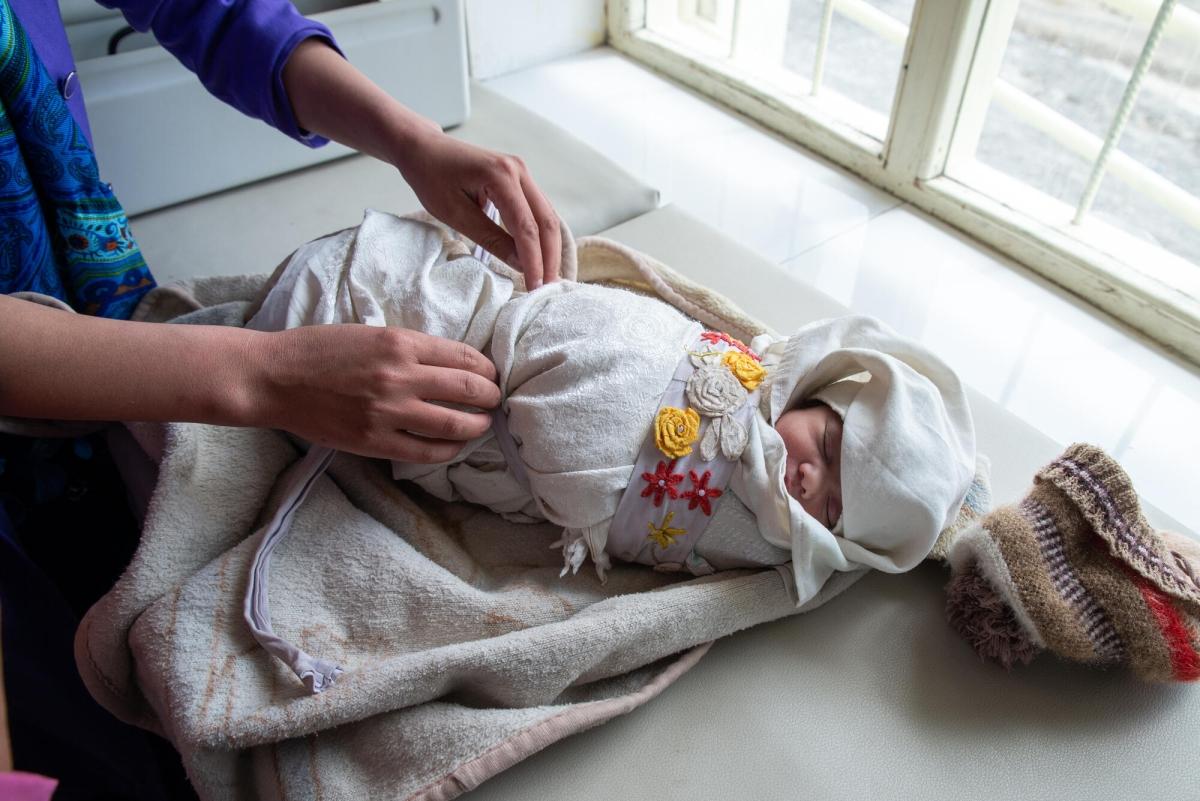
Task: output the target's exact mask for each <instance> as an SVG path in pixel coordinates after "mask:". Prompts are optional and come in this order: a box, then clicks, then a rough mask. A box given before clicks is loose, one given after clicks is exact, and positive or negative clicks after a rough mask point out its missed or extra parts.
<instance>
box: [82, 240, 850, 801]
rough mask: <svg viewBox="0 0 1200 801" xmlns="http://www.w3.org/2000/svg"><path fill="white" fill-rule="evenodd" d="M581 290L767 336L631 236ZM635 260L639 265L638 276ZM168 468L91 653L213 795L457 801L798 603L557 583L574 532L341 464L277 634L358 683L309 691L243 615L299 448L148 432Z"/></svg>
mask: <svg viewBox="0 0 1200 801" xmlns="http://www.w3.org/2000/svg"><path fill="white" fill-rule="evenodd" d="M579 254H580V262H579V275H580V277H581V278H583V279H588V278H602V279H606V280H617V281H622V282H626V283H627V284H628V285H630V286H636V287H638V288H641V289H644V290H647V291H654V290H655V289H656V288H657V289H669V290H670V292H671V293H673V296H674V297H675V298H677V299H678V300H679V301H680V302H681V303H680V305H683V306H686V307H688V308H687V309H686V310H687V312H688V313H689V314H693V315H694V316H700V317H701V319H702V321H703V322H705V323H706V324H708V325H711V326H713V327H719V328H721V329H722V330H726V331H730V332H731V333H733V334H734V335H735V336H748V335H752V334H754V333H758V332H759V331H761V330H763V329H762V328H761V326H757V325H756V324H755V323H753V321H752V320H750V319H749V318H747V317H746V316H745V315H743V314H742V313H741V312H739V311H738V310H737V309H736V308H734V307H732V306H731V305H730V304H728V303H727V302H724V301H722V300H721V299H720V298H718V297H716V296H714V295H712V294H711V293H708V292H707V291H705V290H703V289H701V288H698V287H695V286H693V285H690V284H689V283H688V282H687V281H685V280H683V279H681V278H680V277H679V276H678V275H676V274H674V273H673V272H671V271H670V270H669V269H667V268H665V267H662V266H661V265H658V264H657V263H655V262H652V261H650V260H648V259H642V258H641V257H639V256H636V254H631V253H630V252H629V251H627V250H625V249H623V248H622V247H621V246H619V245H616V244H615V243H607V242H604V241H602V240H589V241H585V242H583V243H581V245H580V249H579ZM635 262H636V264H635ZM262 286H263V280H262V279H259V280H257V281H256V280H247V279H239V280H238V282H227V281H224V282H223V281H221V280H220V279H214V280H209V281H202V282H199V283H197V284H196V285H194V286H191V287H187V288H183V289H180V288H175V289H168V290H163V291H162V292H161V293H159V294H157V295H155V294H153V293H152V295H151V296H149V297H148V299H147V303H146V304H145V305H144V307H143V308H142V311H141V314H140V316H141V318H142V319H151V320H153V319H158V313H159V310H162V309H166V310H169V311H168V312H167V313H168V314H170V313H182V312H184V311H187V310H188V309H194V308H196V307H197V306H203V307H205V308H199V309H197V310H195V311H192V312H191V313H189V314H187V315H186V320H185V321H188V322H215V323H226V324H229V323H233V324H239V323H240V322H241V321H242V320H244V319H245V316H246V314H247V312H248V311H249V308H250V306H251V298H253V297H255V296H257V294H258V292H259V291H260V290H261V289H262ZM133 430H134V433H135V435H136V436H137V437H138V438H139V441H140V442H141V443H142V445H143V447H144V448H145V449H146V451H147V453H148V454H150V455H151V456H152V457H153V458H154V459H155V461H157V462H158V467H159V480H158V484H157V486H156V488H155V491H154V495H153V497H152V499H151V502H150V506H149V510H148V513H147V517H146V524H145V529H144V532H143V536H142V542H141V544H140V546H139V549H138V552H137V554H136V555H135V557H134V559H133V561H132V563H131V564H130V566H129V568H128V570H127V571H126V573H125V575H124V576H122V578H121V579H120V581H119V582H118V583H117V585H116V586H114V588H113V590H112V591H111V592H110V593H109V594H108V595H106V596H105V597H104V598H103V599H101V601H100V602H99V603H98V604H97V605H96V606H95V607H93V608H92V610H90V611H89V613H88V615H87V616H86V617H85V619H84V621H83V623H82V625H81V626H80V629H79V633H78V635H77V640H76V653H77V660H78V664H79V668H80V672H81V674H82V676H83V678H84V681H85V682H86V683H87V685H88V687H89V689H90V691H91V692H92V694H93V695H94V696H95V697H96V698H97V699H98V700H99V701H100V702H101V703H102V704H104V705H105V706H106V707H107V708H108V709H109V710H111V711H112V712H113V713H114V714H116V715H117V716H118V717H120V718H122V719H124V720H127V721H130V722H133V723H136V724H138V725H141V726H144V727H146V728H149V729H151V730H153V731H156V732H159V733H161V734H163V735H164V736H165V737H167V738H168V739H170V740H171V742H172V743H173V744H174V745H175V747H176V748H178V749H179V751H180V753H181V754H182V755H183V760H184V763H185V766H186V767H187V770H188V775H189V777H190V778H191V780H192V782H193V784H194V785H195V786H196V788H197V790H198V792H199V793H200V795H201V796H202V797H205V798H221V799H239V798H247V799H248V798H259V797H280V798H286V797H305V798H307V797H318V796H319V797H325V798H355V799H358V798H366V797H377V796H381V795H386V796H387V797H395V798H449V797H452V796H454V795H457V794H458V793H460V792H462V791H464V790H467V789H470V788H472V787H474V786H476V785H477V784H479V783H480V782H481V781H483V780H484V779H486V778H487V777H489V776H491V775H494V774H495V773H496V772H498V771H500V770H503V769H504V768H505V767H508V766H510V765H512V764H514V763H515V762H517V761H519V760H520V759H522V758H524V757H526V756H528V755H529V754H531V753H534V752H535V751H537V750H540V749H541V748H543V747H545V746H546V745H548V744H550V743H552V742H554V741H556V740H558V739H561V738H562V737H565V736H567V735H569V734H571V733H574V732H577V731H581V730H583V729H585V728H588V727H590V726H594V725H596V724H598V723H601V722H603V721H605V720H607V719H609V718H611V717H613V716H615V715H618V714H622V713H624V712H627V711H629V710H631V709H633V708H635V707H637V706H638V705H640V704H642V703H645V702H646V701H648V700H650V699H651V698H653V697H654V696H655V695H656V694H657V693H659V692H661V691H662V689H663V688H665V687H666V686H668V685H669V684H670V683H671V682H672V681H674V680H675V679H676V678H677V677H678V676H679V675H681V674H682V673H683V672H684V671H686V670H687V669H688V668H689V667H690V666H691V665H693V664H694V663H695V662H696V660H698V659H699V658H700V657H701V656H702V655H703V653H704V652H705V650H706V649H707V647H708V643H710V642H711V641H712V640H713V639H714V638H716V637H721V636H725V635H727V634H730V633H732V632H734V631H737V630H739V629H742V628H745V627H747V626H751V625H755V624H758V623H761V622H764V621H768V620H772V619H776V618H779V617H782V616H784V615H790V614H794V613H796V612H803V611H806V610H808V609H811V608H814V607H816V606H819V605H821V604H823V603H825V602H826V601H827V600H828V599H829V598H831V597H833V596H834V595H836V594H837V593H839V592H841V591H842V590H844V589H845V588H846V587H847V586H849V585H850V584H851V583H852V582H853V581H854V580H856V579H857V578H858V577H859V576H860V575H861V573H857V572H856V573H845V574H838V575H837V576H835V577H834V578H833V579H832V580H831V581H830V582H829V583H828V584H827V585H826V586H825V587H824V589H823V590H822V591H821V592H820V593H819V594H818V595H817V596H816V597H814V598H812V599H811V600H810V601H809V602H808V603H807V604H806V605H805V606H804V607H801V608H800V609H797V608H796V606H795V604H794V602H793V599H792V597H791V595H790V594H789V588H788V585H787V583H786V582H785V581H784V578H783V577H782V576H781V575H780V574H779V573H777V572H776V571H774V570H766V571H757V572H756V571H729V572H723V573H721V574H718V575H714V576H709V577H705V578H698V579H690V580H681V579H680V578H679V577H678V576H671V575H664V574H661V573H656V572H654V571H651V570H647V569H646V568H644V567H642V566H636V565H635V566H621V565H618V566H615V567H614V568H613V570H612V571H611V572H610V573H609V579H608V582H607V584H605V585H601V584H600V583H599V581H598V580H597V579H596V578H595V577H593V576H584V575H582V574H581V575H580V576H577V577H575V580H573V581H570V582H563V581H560V580H559V569H560V564H559V557H558V555H557V554H556V553H554V552H553V551H551V550H549V545H550V543H552V542H554V540H555V539H556V538H557V537H558V536H559V535H560V533H561V531H560V529H559V528H558V527H555V526H550V525H546V524H535V525H529V524H517V523H512V522H509V521H506V520H504V519H503V518H501V517H499V516H498V515H496V514H493V513H491V512H488V511H485V510H481V509H479V508H478V507H473V506H467V505H465V504H459V503H447V502H442V501H439V500H437V499H435V498H432V497H430V496H429V495H427V494H424V493H422V492H421V491H419V490H416V489H414V488H412V487H411V485H400V484H397V482H395V481H394V480H393V478H392V476H391V474H390V470H389V467H388V465H387V464H385V463H382V462H378V461H372V460H366V459H361V458H358V457H351V456H345V455H338V456H337V457H336V458H335V459H334V460H333V462H332V463H331V465H330V466H329V469H328V472H327V473H326V474H325V475H324V476H323V477H322V478H320V479H318V480H317V481H316V482H315V483H314V485H313V486H312V488H311V491H310V492H309V495H308V497H307V499H306V500H305V501H304V503H303V505H302V506H300V507H299V508H298V509H297V510H296V511H295V516H294V519H293V521H292V529H291V533H290V535H289V538H288V539H287V541H286V542H283V543H282V544H281V545H280V546H279V548H278V550H276V552H275V554H274V558H273V561H272V565H271V569H272V590H271V611H272V622H273V624H274V628H275V630H276V631H277V632H278V633H279V634H280V635H281V636H283V637H286V638H287V639H288V640H290V641H292V642H294V643H296V644H297V645H299V646H300V647H301V648H304V649H305V650H307V651H309V652H311V653H320V654H323V655H330V656H332V657H334V658H336V659H337V660H338V662H339V663H340V664H342V665H344V666H345V667H346V669H347V673H346V675H344V676H342V677H341V678H340V679H339V680H338V682H337V684H336V685H335V686H334V687H332V688H331V689H330V690H328V691H326V692H324V693H322V694H320V695H315V696H314V695H310V694H309V693H308V692H307V691H306V689H305V688H304V687H303V686H301V685H300V684H299V683H298V682H297V681H296V679H295V677H294V676H293V675H291V674H290V673H288V672H287V671H286V668H285V667H284V666H283V665H282V664H281V663H280V662H278V661H277V660H275V659H273V658H272V657H270V656H269V655H268V654H267V653H266V652H265V651H263V650H262V649H261V648H259V647H258V645H257V643H256V642H255V641H254V640H253V639H252V637H251V636H250V633H249V631H248V629H247V627H246V626H245V624H244V622H243V620H242V598H243V596H244V594H245V591H246V577H247V575H248V567H249V561H250V557H251V554H253V552H254V550H255V548H256V547H257V545H258V542H257V540H256V538H254V537H253V536H251V535H252V533H253V532H255V531H256V530H257V529H258V527H259V524H260V523H261V522H262V521H264V520H266V519H268V518H270V517H271V516H272V515H273V514H274V513H275V512H276V511H277V507H278V504H279V501H280V499H281V489H282V487H283V486H284V485H285V484H286V479H287V475H286V471H288V470H289V469H292V468H294V467H295V465H296V464H297V462H298V461H299V459H300V458H301V456H302V454H301V452H300V450H299V449H298V448H297V447H296V445H295V444H294V443H293V442H292V441H291V440H290V439H289V438H287V437H286V436H284V435H282V434H279V433H276V432H271V431H262V430H247V429H232V428H221V427H214V426H203V425H190V424H183V425H168V426H145V425H142V426H134V427H133Z"/></svg>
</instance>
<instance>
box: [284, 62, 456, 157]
mask: <svg viewBox="0 0 1200 801" xmlns="http://www.w3.org/2000/svg"><path fill="white" fill-rule="evenodd" d="M283 82H284V87H285V88H286V89H287V93H288V99H289V100H290V101H291V104H292V111H293V113H294V114H295V115H296V121H297V122H298V123H299V124H300V127H301V128H304V129H305V130H308V131H312V132H313V133H317V134H320V135H321V136H324V137H326V138H328V139H332V140H334V141H335V142H340V143H342V144H343V145H346V146H347V147H352V148H354V149H355V150H357V151H359V152H360V153H366V154H367V155H369V156H374V157H375V158H377V159H380V160H381V161H386V162H388V163H389V164H393V165H395V166H396V167H397V168H399V169H400V170H401V172H404V170H405V165H406V161H407V159H408V158H410V157H411V155H412V154H413V153H415V152H417V151H418V150H419V149H420V147H421V145H420V140H421V138H422V137H426V138H428V137H432V136H440V135H441V134H442V129H441V128H440V127H439V126H438V125H437V124H436V123H434V122H432V121H430V120H428V119H426V118H425V117H422V116H421V115H420V114H417V113H416V112H414V111H412V110H410V109H408V108H405V107H404V105H403V104H401V103H400V102H398V101H397V100H396V99H395V98H393V97H392V96H391V95H389V94H388V93H387V92H385V91H383V90H382V89H381V88H379V87H378V86H376V85H375V84H374V83H373V82H372V81H371V80H370V79H369V78H367V77H366V76H365V75H363V74H362V73H361V72H359V71H358V69H357V68H356V67H355V66H354V65H353V64H351V63H350V62H348V61H347V60H346V59H344V58H342V56H341V55H340V54H339V53H338V52H337V51H336V50H334V49H333V48H332V47H330V46H329V45H327V44H326V43H325V42H324V41H323V40H320V39H315V38H313V39H306V40H305V41H303V42H301V43H300V44H299V45H297V47H296V49H295V50H293V51H292V54H291V56H290V57H289V58H288V62H287V65H286V66H285V67H284V72H283Z"/></svg>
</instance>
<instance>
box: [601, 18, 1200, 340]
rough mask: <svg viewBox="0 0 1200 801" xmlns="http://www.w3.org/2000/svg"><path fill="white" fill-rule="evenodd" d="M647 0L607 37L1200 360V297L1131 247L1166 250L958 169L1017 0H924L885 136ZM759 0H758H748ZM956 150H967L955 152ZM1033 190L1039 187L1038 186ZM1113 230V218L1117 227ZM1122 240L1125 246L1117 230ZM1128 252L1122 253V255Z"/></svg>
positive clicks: (614, 22) (970, 146) (616, 21)
mask: <svg viewBox="0 0 1200 801" xmlns="http://www.w3.org/2000/svg"><path fill="white" fill-rule="evenodd" d="M646 2H647V0H609V6H608V24H609V43H610V44H611V45H612V46H613V47H615V48H616V49H618V50H620V51H622V52H623V53H625V54H626V55H629V56H631V57H632V58H635V59H637V60H639V61H642V62H644V63H646V64H648V65H649V66H651V67H653V68H654V69H656V70H659V71H661V72H663V73H665V74H667V75H669V76H671V77H672V78H674V79H676V80H678V81H680V82H681V83H684V84H686V85H688V86H691V87H693V88H695V89H697V90H699V91H700V92H703V93H705V94H707V95H709V96H710V97H713V98H714V99H716V100H718V101H719V102H721V103H724V104H725V105H728V106H730V107H732V108H734V109H736V110H737V111H740V112H741V113H743V114H745V115H746V116H748V117H751V118H752V119H755V120H757V121H758V122H760V123H762V124H763V125H766V126H767V127H769V128H771V129H773V130H775V131H778V132H779V133H781V134H783V135H784V136H786V137H788V138H790V139H792V140H794V141H796V142H797V143H799V144H801V145H803V146H805V147H807V148H809V149H811V150H813V151H815V152H817V153H818V154H820V155H822V156H824V157H825V158H828V159H829V160H831V161H833V162H835V163H837V164H839V165H841V166H843V167H845V168H847V169H849V170H850V171H852V172H854V173H856V174H858V175H860V176H861V177H863V178H864V179H866V180H867V181H870V182H871V183H873V184H875V185H877V186H879V187H881V188H883V189H885V190H887V191H889V192H891V193H892V194H894V195H896V196H897V197H899V198H900V199H902V200H904V201H907V202H909V203H911V204H912V205H914V206H916V207H918V208H920V209H922V210H924V211H926V212H928V213H929V214H931V215H933V216H934V217H937V218H939V219H941V220H944V221H945V222H947V223H949V224H950V225H953V226H955V227H957V228H959V229H961V230H963V231H964V232H966V233H967V234H969V235H971V236H972V237H974V238H976V239H978V240H980V241H982V242H984V243H986V244H988V245H990V246H992V247H993V248H995V249H996V250H998V251H1000V252H1001V253H1003V254H1005V255H1007V256H1009V257H1011V258H1012V259H1013V260H1015V261H1017V262H1018V263H1020V264H1022V265H1024V266H1025V267H1027V268H1029V269H1031V270H1033V271H1034V272H1036V273H1038V274H1040V275H1042V276H1044V277H1046V278H1048V279H1050V280H1051V281H1053V282H1054V283H1056V284H1058V285H1060V286H1062V287H1064V288H1065V289H1067V290H1068V291H1070V292H1073V293H1074V294H1076V295H1078V296H1080V297H1082V298H1083V299H1085V300H1087V301H1088V302H1090V303H1091V304H1093V305H1094V306H1096V307H1098V308H1100V309H1103V310H1104V311H1106V312H1108V313H1109V314H1111V315H1112V316H1114V317H1116V318H1117V319H1119V320H1121V321H1123V322H1125V323H1127V324H1129V325H1130V326H1132V327H1133V328H1135V329H1137V330H1139V331H1141V332H1143V333H1144V334H1146V335H1147V336H1149V337H1151V338H1153V339H1155V340H1157V341H1158V342H1160V343H1161V344H1163V345H1165V346H1167V347H1168V348H1170V349H1172V350H1174V351H1176V352H1178V353H1180V354H1182V355H1183V356H1184V357H1185V358H1187V359H1189V360H1190V361H1192V362H1193V363H1195V364H1200V299H1198V298H1196V297H1193V296H1191V295H1189V294H1186V293H1185V292H1183V291H1181V290H1180V289H1179V288H1177V287H1176V286H1175V285H1172V284H1171V283H1169V282H1168V281H1167V280H1164V279H1163V276H1162V275H1155V274H1153V271H1147V270H1144V269H1135V267H1134V266H1132V264H1131V263H1130V262H1131V261H1133V259H1131V258H1129V255H1130V253H1131V252H1132V253H1139V252H1140V253H1144V254H1150V253H1154V254H1159V255H1160V256H1161V257H1162V258H1164V259H1166V260H1168V261H1169V260H1170V259H1174V260H1175V261H1176V262H1181V260H1179V259H1178V258H1177V257H1173V256H1169V254H1166V252H1165V251H1162V250H1160V249H1158V248H1156V247H1155V246H1153V245H1150V244H1141V243H1136V242H1135V241H1134V240H1133V238H1132V237H1125V238H1124V239H1123V240H1122V237H1121V236H1120V235H1113V234H1112V231H1109V232H1108V233H1109V234H1110V236H1109V237H1108V239H1107V240H1105V242H1104V244H1103V245H1102V246H1097V245H1096V244H1089V243H1088V242H1085V241H1082V240H1081V239H1079V238H1077V236H1075V235H1072V232H1071V231H1070V229H1069V227H1068V226H1065V225H1054V224H1048V223H1047V222H1045V221H1044V220H1046V219H1047V217H1045V216H1044V215H1038V213H1037V210H1036V209H1035V208H1033V207H1032V206H1031V205H1030V204H1028V203H1024V202H1022V203H1019V204H1015V206H1014V204H1012V203H1011V202H1010V203H1005V202H1001V201H999V200H997V199H995V198H993V197H990V196H988V195H986V194H984V193H983V192H981V191H979V190H978V189H975V188H972V186H970V185H968V184H967V183H964V182H963V181H960V180H956V179H955V178H952V177H949V176H948V172H953V168H954V166H955V165H956V163H961V159H962V157H963V155H964V153H965V154H966V155H970V154H971V153H972V152H973V150H974V139H972V137H974V138H976V139H977V137H978V135H979V129H980V128H981V127H982V121H983V117H984V115H985V114H986V110H987V103H988V99H989V98H990V92H985V91H979V87H981V86H985V85H990V83H991V81H993V80H994V79H995V77H996V75H998V73H999V69H1000V64H1001V61H1002V58H1003V52H1004V48H1005V46H1006V44H1007V40H1008V34H1009V32H1010V30H1011V27H1012V23H1013V19H1014V18H1015V15H1016V8H1017V5H1018V0H916V7H915V9H914V12H913V19H912V23H911V28H910V35H909V37H908V41H907V43H906V45H905V51H904V58H903V62H902V68H901V70H900V76H899V84H898V86H897V89H896V97H895V100H894V102H893V106H892V114H891V120H890V123H889V127H888V136H887V138H886V140H885V141H884V142H882V143H881V142H879V141H878V140H877V139H874V138H872V137H870V136H868V135H866V134H864V133H862V132H861V131H860V130H858V129H856V128H854V127H853V126H851V125H850V124H848V123H847V122H845V121H844V118H843V117H835V116H834V115H832V114H831V113H830V112H829V111H828V110H826V109H825V108H823V107H822V105H821V104H818V103H815V102H808V101H806V100H805V99H804V98H790V97H782V96H781V95H780V93H779V92H778V91H777V90H775V89H774V88H773V87H772V86H769V85H767V84H766V83H765V82H757V81H756V80H755V79H754V78H753V77H747V76H746V75H745V74H740V73H739V74H735V73H734V72H733V71H732V69H731V67H730V65H729V63H728V62H727V61H725V60H723V59H718V58H714V57H712V56H709V55H705V54H703V53H700V52H698V51H697V52H692V51H689V50H688V49H687V48H686V47H685V46H681V45H680V44H679V43H678V42H675V41H671V40H668V39H665V38H664V37H663V36H661V35H659V34H656V33H655V32H654V31H652V30H647V29H646V28H645V27H644V20H645V8H646ZM749 2H756V0H749ZM956 160H959V161H957V162H956ZM1033 194H1036V193H1034V192H1032V191H1031V195H1033ZM1113 230H1115V229H1113ZM1114 239H1115V240H1120V242H1119V244H1120V245H1121V246H1120V247H1117V246H1112V244H1111V243H1112V241H1114ZM1122 257H1124V258H1122Z"/></svg>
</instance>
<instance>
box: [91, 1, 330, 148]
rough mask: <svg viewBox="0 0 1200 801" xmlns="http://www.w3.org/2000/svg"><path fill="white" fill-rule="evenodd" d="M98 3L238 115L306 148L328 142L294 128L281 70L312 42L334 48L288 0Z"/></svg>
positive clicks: (326, 31) (327, 33) (326, 32)
mask: <svg viewBox="0 0 1200 801" xmlns="http://www.w3.org/2000/svg"><path fill="white" fill-rule="evenodd" d="M98 1H99V2H100V4H101V5H104V6H107V7H108V8H116V9H120V11H121V13H122V14H124V15H125V19H126V20H128V21H129V24H130V25H132V26H133V27H134V28H136V29H137V30H139V31H150V32H151V33H153V34H154V37H155V38H156V39H158V42H159V44H161V45H162V46H163V47H165V48H166V49H167V50H169V51H170V52H171V53H172V54H173V55H174V56H175V57H176V58H177V59H179V61H180V63H182V64H183V65H184V66H185V67H187V68H188V69H189V70H191V71H192V72H194V73H196V75H198V76H199V77H200V80H201V82H202V83H203V84H204V86H205V87H206V88H207V89H208V91H210V92H212V93H213V94H214V95H215V96H216V97H218V98H220V99H221V100H223V101H225V102H226V103H228V104H229V105H231V106H233V107H234V108H236V109H237V110H239V111H241V112H242V113H244V114H248V115H249V116H251V117H256V118H258V119H260V120H262V121H263V122H266V123H267V124H268V125H271V126H273V127H275V128H278V129H279V130H280V131H282V132H283V133H285V134H287V135H288V136H290V137H292V138H294V139H297V140H299V141H300V142H303V143H304V144H306V145H308V146H310V147H319V146H321V145H323V144H325V143H326V142H327V141H328V140H327V139H324V138H322V137H320V136H317V135H315V134H310V133H308V132H307V131H304V130H302V129H301V128H300V126H299V125H298V124H297V122H296V117H295V115H294V114H293V113H292V104H291V102H290V101H289V100H288V96H287V92H286V91H285V90H284V87H283V65H284V64H285V63H287V60H288V56H290V55H291V54H292V51H293V50H294V49H295V48H296V45H298V44H300V42H302V41H304V40H305V39H307V38H308V37H310V36H317V37H320V38H322V39H324V40H325V41H327V42H328V43H329V44H330V45H332V46H333V47H335V48H336V47H337V44H336V42H334V39H333V34H332V33H330V31H329V29H328V28H326V27H325V26H324V25H322V24H321V23H319V22H314V21H312V20H310V19H306V18H305V17H303V16H301V14H300V12H299V11H297V10H296V7H295V6H293V5H292V4H291V3H290V2H289V0H98ZM339 52H340V51H339Z"/></svg>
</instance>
